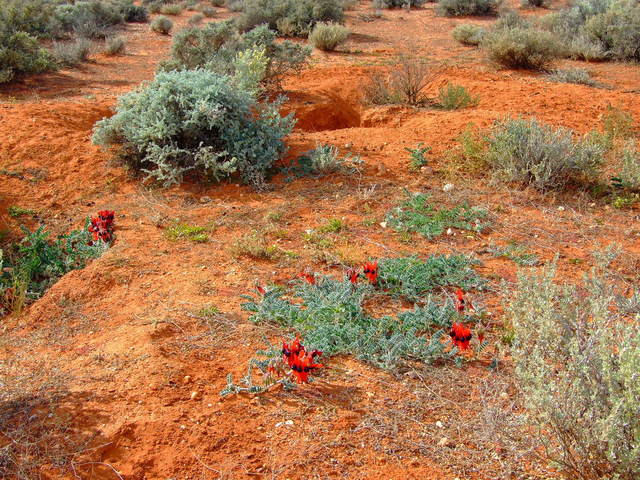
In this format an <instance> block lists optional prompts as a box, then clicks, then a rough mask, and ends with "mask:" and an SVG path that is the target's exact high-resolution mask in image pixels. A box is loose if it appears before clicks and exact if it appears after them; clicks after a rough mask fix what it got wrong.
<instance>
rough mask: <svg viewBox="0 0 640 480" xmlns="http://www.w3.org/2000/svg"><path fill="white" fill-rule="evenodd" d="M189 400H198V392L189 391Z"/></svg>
mask: <svg viewBox="0 0 640 480" xmlns="http://www.w3.org/2000/svg"><path fill="white" fill-rule="evenodd" d="M191 400H200V392H191Z"/></svg>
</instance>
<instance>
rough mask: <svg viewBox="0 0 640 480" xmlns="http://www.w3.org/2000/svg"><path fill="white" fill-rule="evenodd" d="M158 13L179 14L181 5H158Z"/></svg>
mask: <svg viewBox="0 0 640 480" xmlns="http://www.w3.org/2000/svg"><path fill="white" fill-rule="evenodd" d="M160 13H161V14H162V15H180V14H181V13H182V7H181V6H180V5H177V4H167V5H162V7H160Z"/></svg>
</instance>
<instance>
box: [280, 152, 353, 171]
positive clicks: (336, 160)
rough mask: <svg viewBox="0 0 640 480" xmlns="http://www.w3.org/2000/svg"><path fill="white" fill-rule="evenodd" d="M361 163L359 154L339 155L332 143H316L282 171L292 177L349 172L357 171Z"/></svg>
mask: <svg viewBox="0 0 640 480" xmlns="http://www.w3.org/2000/svg"><path fill="white" fill-rule="evenodd" d="M361 163H362V160H361V159H360V157H359V156H355V157H352V156H351V155H346V156H344V157H342V156H340V150H339V149H338V147H335V146H333V145H318V146H317V147H316V148H314V149H313V150H311V151H309V152H306V153H304V154H302V155H300V157H298V158H297V160H296V163H295V164H294V165H292V166H290V167H287V168H284V169H283V172H284V173H285V174H288V175H293V176H294V177H303V176H307V175H330V174H333V173H344V174H350V173H354V172H356V171H357V169H358V166H359V165H360V164H361Z"/></svg>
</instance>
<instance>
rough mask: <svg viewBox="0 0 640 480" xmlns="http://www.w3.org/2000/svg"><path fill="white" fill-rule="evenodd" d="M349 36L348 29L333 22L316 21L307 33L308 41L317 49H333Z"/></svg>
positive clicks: (327, 50)
mask: <svg viewBox="0 0 640 480" xmlns="http://www.w3.org/2000/svg"><path fill="white" fill-rule="evenodd" d="M348 37H349V29H348V28H346V27H343V26H342V25H339V24H335V23H316V25H315V27H313V30H312V31H311V33H310V34H309V42H311V44H312V45H313V46H314V47H316V48H317V49H319V50H323V51H325V52H332V51H334V50H335V49H336V48H337V47H338V46H339V45H341V44H343V43H344V42H345V41H346V40H347V38H348Z"/></svg>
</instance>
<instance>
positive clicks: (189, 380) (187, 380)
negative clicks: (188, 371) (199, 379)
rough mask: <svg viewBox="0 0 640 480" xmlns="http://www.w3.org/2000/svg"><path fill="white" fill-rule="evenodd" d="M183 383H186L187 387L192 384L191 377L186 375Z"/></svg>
mask: <svg viewBox="0 0 640 480" xmlns="http://www.w3.org/2000/svg"><path fill="white" fill-rule="evenodd" d="M182 383H184V384H185V385H186V384H187V383H191V375H185V376H184V378H183V379H182Z"/></svg>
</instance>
